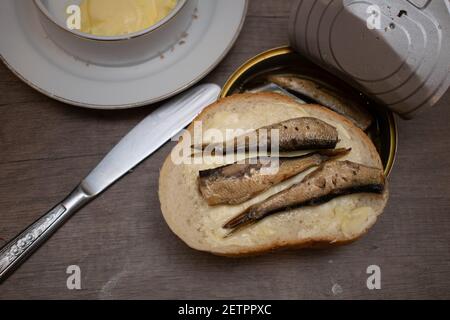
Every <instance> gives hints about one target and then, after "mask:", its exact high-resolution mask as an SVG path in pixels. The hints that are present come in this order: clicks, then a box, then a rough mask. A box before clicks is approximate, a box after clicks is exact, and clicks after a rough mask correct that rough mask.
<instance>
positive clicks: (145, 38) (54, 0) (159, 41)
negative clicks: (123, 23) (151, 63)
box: [34, 0, 198, 66]
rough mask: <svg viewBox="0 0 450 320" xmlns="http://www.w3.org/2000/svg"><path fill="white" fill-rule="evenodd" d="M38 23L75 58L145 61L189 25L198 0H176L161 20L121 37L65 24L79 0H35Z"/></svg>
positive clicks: (110, 62)
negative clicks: (87, 30)
mask: <svg viewBox="0 0 450 320" xmlns="http://www.w3.org/2000/svg"><path fill="white" fill-rule="evenodd" d="M34 3H35V4H36V9H37V11H38V14H39V18H40V19H41V24H42V26H43V27H44V29H45V32H46V33H47V35H48V36H49V38H50V39H52V40H53V42H55V44H56V45H57V46H59V47H60V48H62V49H64V50H65V51H66V52H67V53H69V54H70V55H72V56H74V57H76V58H77V59H80V60H83V61H86V62H88V63H90V64H97V65H103V66H125V65H133V64H139V63H142V62H145V61H147V60H149V59H152V58H155V57H157V56H159V54H160V53H161V52H165V51H167V50H168V49H169V48H170V47H171V46H172V45H174V44H175V43H177V42H178V41H180V40H181V38H182V37H183V35H184V33H185V32H186V30H187V29H188V28H189V26H190V25H191V23H192V21H193V17H194V15H195V10H196V8H197V6H198V0H178V4H177V5H176V7H175V8H174V9H173V10H172V12H171V13H169V15H168V16H167V17H165V18H164V19H163V20H161V21H159V22H158V23H156V24H154V25H153V26H150V27H149V28H147V29H144V30H141V31H138V32H134V33H131V34H126V35H120V36H95V35H90V34H86V33H83V32H80V31H78V30H70V29H69V28H67V26H66V22H65V20H66V19H67V16H68V15H67V13H66V11H65V8H67V6H69V5H73V4H76V5H80V3H81V0H34Z"/></svg>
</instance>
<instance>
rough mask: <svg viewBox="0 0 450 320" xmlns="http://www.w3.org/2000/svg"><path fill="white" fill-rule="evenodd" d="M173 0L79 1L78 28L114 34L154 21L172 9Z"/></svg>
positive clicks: (131, 31) (86, 31)
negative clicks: (79, 18) (79, 21)
mask: <svg viewBox="0 0 450 320" xmlns="http://www.w3.org/2000/svg"><path fill="white" fill-rule="evenodd" d="M176 4H177V0H83V1H82V2H81V5H80V9H81V31H82V32H85V33H89V34H93V35H97V36H118V35H124V34H129V33H133V32H137V31H140V30H143V29H146V28H149V27H150V26H152V25H154V24H156V23H157V22H158V21H160V20H161V19H163V18H164V17H166V16H167V15H168V14H169V13H170V12H171V11H172V10H173V8H175V6H176Z"/></svg>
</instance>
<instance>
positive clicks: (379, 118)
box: [221, 47, 397, 176]
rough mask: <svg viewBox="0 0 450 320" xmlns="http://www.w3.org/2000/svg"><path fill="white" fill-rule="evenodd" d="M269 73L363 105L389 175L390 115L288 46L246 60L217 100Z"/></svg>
mask: <svg viewBox="0 0 450 320" xmlns="http://www.w3.org/2000/svg"><path fill="white" fill-rule="evenodd" d="M273 74H294V75H297V76H299V77H301V78H305V79H310V80H313V81H315V82H317V83H320V84H322V85H324V86H327V87H330V88H332V89H333V90H334V91H335V92H337V93H341V94H345V96H346V97H348V98H351V99H354V101H355V102H357V103H359V104H363V105H364V106H366V107H367V109H368V110H370V112H371V113H372V115H373V117H374V122H373V124H372V125H371V127H370V128H369V129H368V131H367V134H368V135H369V137H370V138H371V139H372V141H373V142H374V144H375V146H376V148H377V150H378V153H379V154H380V157H381V160H382V163H383V166H384V171H385V174H386V176H388V175H389V174H390V172H391V170H392V167H393V165H394V160H395V154H396V150H397V126H396V122H395V118H394V115H393V113H392V112H391V111H390V110H389V109H387V108H385V107H383V106H381V105H379V104H377V103H376V102H374V101H373V100H371V99H370V98H369V97H367V96H366V95H364V94H363V93H361V92H359V91H358V90H356V89H354V88H353V87H351V86H349V85H347V84H346V83H345V82H344V81H342V80H340V79H339V78H337V77H335V76H334V75H332V74H331V73H329V72H327V71H325V70H324V69H322V68H320V67H318V66H317V65H315V64H313V63H311V62H310V61H309V60H307V59H305V58H304V57H302V56H301V55H300V54H298V53H296V52H295V51H294V50H293V49H291V48H290V47H280V48H275V49H271V50H269V51H266V52H263V53H261V54H259V55H257V56H255V57H254V58H252V59H250V60H248V61H247V62H246V63H244V64H243V65H242V66H241V67H240V68H238V69H237V70H236V71H235V72H234V73H233V74H232V75H231V77H230V78H229V79H228V81H227V83H226V84H225V85H224V87H223V89H222V93H221V97H222V98H224V97H227V96H230V95H233V94H236V93H242V92H246V91H250V90H252V89H254V88H256V87H260V86H261V85H264V82H265V81H266V80H265V79H266V78H267V76H269V75H273Z"/></svg>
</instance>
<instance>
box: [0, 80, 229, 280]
mask: <svg viewBox="0 0 450 320" xmlns="http://www.w3.org/2000/svg"><path fill="white" fill-rule="evenodd" d="M219 93H220V87H219V86H217V85H215V84H204V85H200V86H197V87H195V88H193V89H190V90H189V91H188V92H186V93H184V94H182V95H180V96H177V97H176V98H174V99H172V100H171V101H169V102H167V103H166V104H164V105H163V106H161V107H160V108H158V109H157V110H156V111H154V112H152V113H151V114H150V115H149V116H147V117H146V118H145V119H144V120H142V121H141V122H140V123H139V124H138V125H137V126H136V127H135V128H134V129H132V130H131V131H130V132H129V133H128V134H127V135H126V136H125V137H124V138H122V140H121V141H120V142H119V143H118V144H117V145H116V146H115V147H114V148H113V149H112V150H111V151H110V152H109V153H108V154H107V155H106V156H105V158H104V159H103V160H102V161H101V162H100V163H99V164H98V165H97V167H96V168H95V169H94V170H92V171H91V172H90V173H89V175H88V176H87V177H86V178H84V179H83V180H82V181H81V183H80V184H79V185H78V186H77V187H76V188H75V189H74V191H72V192H71V193H70V194H69V195H68V196H67V197H66V198H65V199H64V200H63V201H61V202H60V203H58V204H57V205H56V206H55V207H53V209H51V210H50V211H49V212H47V213H46V214H44V215H43V216H42V217H40V218H39V219H38V220H37V221H35V222H34V223H32V224H31V225H30V226H29V227H28V228H26V229H25V230H24V231H23V232H21V233H20V234H19V235H18V236H16V237H15V238H13V239H12V240H11V241H9V242H8V243H7V244H6V245H4V246H3V247H2V248H1V249H0V282H2V281H3V280H4V279H6V277H7V276H8V275H9V274H10V273H11V271H13V270H14V269H15V268H17V267H18V265H20V264H21V263H22V262H23V261H24V260H25V259H26V258H27V257H29V256H30V255H31V254H32V253H33V252H34V251H35V250H36V249H37V248H38V247H39V246H40V245H41V244H43V243H44V241H45V240H47V239H48V238H49V237H50V236H51V235H52V234H53V233H54V232H55V231H56V230H57V229H58V228H59V227H61V225H62V224H63V223H64V222H66V221H67V220H68V219H69V218H70V217H71V216H72V215H73V214H74V213H75V212H77V211H78V210H79V209H81V208H82V207H83V206H85V205H86V204H87V203H89V202H90V201H92V200H94V199H95V198H96V197H97V196H98V195H99V194H101V193H102V192H103V191H105V190H106V189H107V188H108V187H109V186H111V185H112V184H113V183H114V182H116V181H117V180H119V179H120V178H121V177H123V176H124V175H126V174H127V173H128V172H129V171H130V170H132V169H133V168H134V167H136V166H137V165H138V164H140V163H141V162H142V161H143V160H145V159H146V158H147V157H149V156H150V155H151V154H152V153H153V152H155V151H156V150H158V149H159V148H160V147H161V146H162V145H163V144H164V143H166V142H167V141H168V140H170V139H171V138H172V137H173V136H175V135H176V134H177V133H179V132H180V131H181V130H182V129H183V128H184V127H186V126H187V125H188V124H189V123H191V122H192V121H193V120H194V118H195V117H196V116H197V115H198V114H199V113H200V112H201V111H202V110H203V108H205V107H206V106H208V105H209V104H211V103H213V102H215V101H216V100H217V99H218V97H219Z"/></svg>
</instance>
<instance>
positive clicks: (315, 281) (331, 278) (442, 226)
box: [0, 0, 450, 299]
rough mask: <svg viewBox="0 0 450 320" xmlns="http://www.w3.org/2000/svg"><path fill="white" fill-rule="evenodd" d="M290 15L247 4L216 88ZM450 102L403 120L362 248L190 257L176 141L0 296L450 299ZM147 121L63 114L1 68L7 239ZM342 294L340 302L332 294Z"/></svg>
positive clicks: (72, 110)
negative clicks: (71, 283)
mask: <svg viewBox="0 0 450 320" xmlns="http://www.w3.org/2000/svg"><path fill="white" fill-rule="evenodd" d="M289 8H290V1H287V0H283V1H280V0H258V1H256V0H253V1H251V4H250V8H249V12H248V17H247V20H246V23H245V26H244V29H243V32H242V34H241V36H240V38H239V40H238V41H237V43H236V46H235V47H234V48H233V49H232V51H231V52H230V54H229V55H228V56H227V57H226V58H225V59H224V61H223V62H222V63H221V64H220V66H219V67H217V68H216V69H215V70H214V71H213V72H212V73H211V74H210V75H209V76H208V77H207V78H206V81H213V82H216V83H218V84H223V83H224V82H225V80H226V78H227V77H228V76H229V75H230V74H231V72H232V71H233V70H235V68H236V67H238V66H239V65H240V64H242V63H243V62H244V61H245V60H246V59H247V58H250V57H251V56H253V55H255V54H257V53H259V52H261V51H263V50H265V49H268V48H271V47H275V46H279V45H284V44H286V43H287V20H288V14H289ZM449 105H450V92H448V93H447V94H446V96H445V97H444V98H443V99H442V100H441V101H440V103H439V105H438V106H436V108H434V109H433V110H431V111H430V112H427V113H426V114H424V115H422V116H420V117H419V118H417V119H415V120H413V121H408V122H406V121H400V123H399V131H400V136H399V138H400V139H399V140H400V143H399V148H398V157H397V163H396V165H395V169H394V171H393V173H392V176H391V179H390V189H391V199H390V202H389V206H388V208H387V210H386V211H385V213H384V215H383V216H382V217H381V219H380V220H379V222H378V223H377V225H376V226H375V227H374V228H373V229H372V230H371V231H370V232H369V233H368V235H366V236H365V237H364V238H363V239H361V240H360V241H358V242H356V243H354V244H352V245H349V246H345V247H339V248H335V249H329V250H324V251H316V250H304V251H285V252H278V253H274V254H268V255H265V256H260V257H254V258H245V259H238V260H236V259H231V260H230V259H226V258H220V257H215V256H212V255H209V254H205V253H200V252H195V251H193V250H191V249H189V248H187V247H186V246H185V245H184V244H183V243H182V242H181V241H180V240H179V239H178V238H177V237H176V236H174V235H173V234H172V233H171V232H170V230H169V229H168V227H167V226H166V224H165V222H164V221H163V218H162V216H161V212H160V209H159V203H158V197H157V187H158V174H159V169H160V167H161V164H162V162H163V160H164V158H165V157H166V156H167V155H168V153H169V151H170V148H171V144H170V143H169V144H167V145H165V146H164V147H163V148H162V149H161V150H159V151H158V152H157V153H155V154H154V155H153V156H152V157H151V158H150V159H148V160H147V161H146V162H145V163H143V164H142V165H141V166H140V167H138V168H137V169H136V170H135V171H134V172H133V173H131V174H129V175H128V176H126V177H125V178H124V179H123V180H121V181H120V182H119V183H117V184H116V185H114V186H113V187H112V188H111V189H110V190H109V191H108V192H107V193H105V194H103V195H102V196H101V197H100V198H99V199H97V200H96V201H94V202H93V203H91V204H90V205H89V206H88V207H86V208H85V209H83V210H82V211H80V212H79V213H77V215H76V216H74V217H73V218H72V219H71V220H70V221H69V222H68V223H67V224H66V225H65V226H64V227H63V228H61V229H60V230H59V231H58V232H57V233H56V234H55V235H54V236H53V237H52V238H51V240H50V241H48V242H47V243H46V244H45V245H44V246H43V247H42V248H41V249H40V250H39V251H38V252H37V253H35V254H34V255H33V256H32V257H31V258H30V259H29V260H28V261H27V262H26V263H25V264H24V265H23V266H22V267H21V268H20V269H19V270H18V271H17V272H16V273H14V274H13V275H12V276H11V277H10V278H9V279H8V280H7V281H6V282H4V283H3V284H2V285H0V299H10V298H18V299H28V298H50V299H56V298H64V299H84V298H89V299H91V298H92V299H95V298H102V299H109V298H125V299H130V298H144V299H147V298H148V299H150V298H153V299H164V298H198V299H203V298H239V299H241V298H288V299H305V298H349V299H350V298H370V299H372V298H450V290H449V287H450V267H449V266H450V249H449V248H450V247H449V243H450V170H449V168H450V134H449V133H448V131H449V129H450V106H449ZM151 110H152V106H149V107H145V108H140V109H136V110H127V111H117V112H106V111H105V112H102V111H92V110H84V109H79V108H76V107H71V106H66V105H64V104H62V103H59V102H56V101H53V100H51V99H49V98H47V97H45V96H43V95H41V94H39V93H38V92H36V91H34V90H33V89H31V88H29V87H28V86H27V85H25V84H23V83H22V82H21V81H20V80H19V79H17V78H16V77H15V76H14V75H13V74H12V73H11V72H10V71H9V70H8V69H7V68H6V67H5V66H4V65H0V237H1V238H3V239H9V238H11V237H13V236H14V235H15V234H16V233H17V232H19V231H20V230H21V229H23V228H24V227H25V226H27V225H28V224H29V223H31V222H32V221H33V220H35V219H36V218H37V217H39V216H40V214H42V213H43V212H45V211H46V210H47V209H48V208H49V207H50V206H51V205H52V204H54V203H56V202H57V201H58V200H60V199H61V198H62V197H63V196H65V195H66V194H67V193H68V192H69V191H70V190H71V188H73V187H74V186H75V185H76V184H77V182H78V181H79V179H80V178H81V177H83V176H84V175H85V174H87V173H88V172H89V170H90V169H91V168H92V167H93V166H95V164H96V163H97V162H98V161H99V160H100V159H101V158H102V156H103V155H104V154H105V153H106V152H107V151H108V150H109V149H110V148H111V147H112V146H113V145H114V144H115V143H116V142H117V141H118V140H119V139H120V138H121V137H122V136H123V135H124V134H126V133H127V131H128V130H129V129H131V128H132V127H133V126H134V125H135V124H136V123H137V122H138V121H139V120H140V119H142V118H143V117H144V116H145V115H146V114H148V113H149V112H151ZM0 241H2V240H0ZM72 264H76V265H79V266H80V267H81V270H82V290H79V291H70V290H68V289H67V288H66V277H67V275H66V273H65V272H66V268H67V266H69V265H72ZM371 264H376V265H379V266H380V267H381V270H382V289H381V290H378V291H369V290H368V289H367V287H366V279H367V275H366V268H367V266H369V265H371ZM334 284H339V285H340V286H341V287H342V290H343V291H342V293H340V294H338V295H334V294H333V293H332V291H331V288H332V286H333V285H334Z"/></svg>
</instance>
